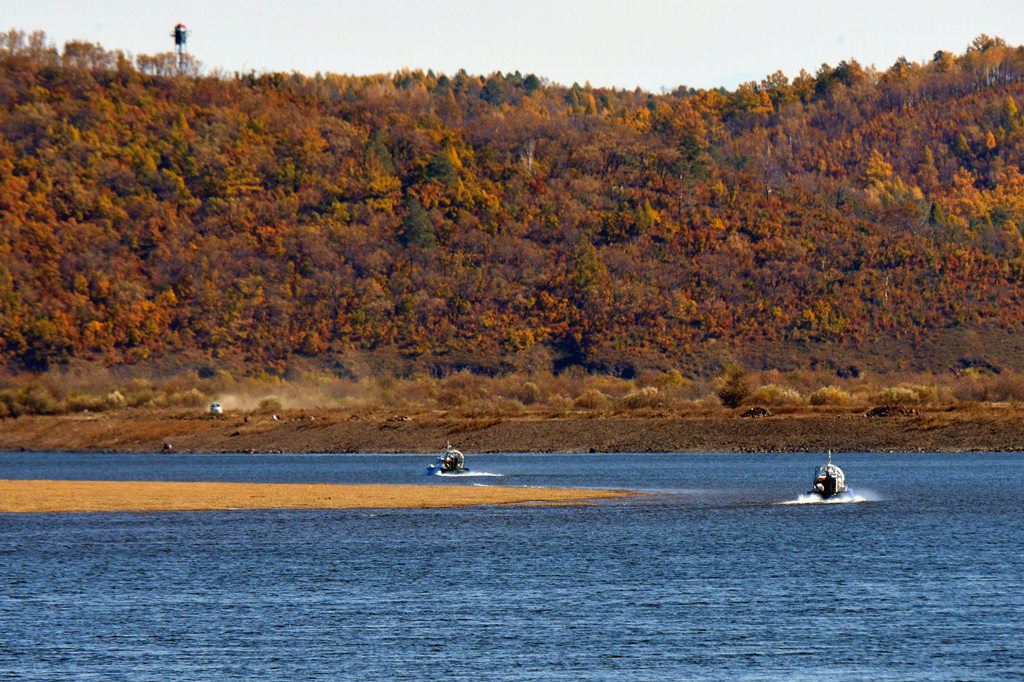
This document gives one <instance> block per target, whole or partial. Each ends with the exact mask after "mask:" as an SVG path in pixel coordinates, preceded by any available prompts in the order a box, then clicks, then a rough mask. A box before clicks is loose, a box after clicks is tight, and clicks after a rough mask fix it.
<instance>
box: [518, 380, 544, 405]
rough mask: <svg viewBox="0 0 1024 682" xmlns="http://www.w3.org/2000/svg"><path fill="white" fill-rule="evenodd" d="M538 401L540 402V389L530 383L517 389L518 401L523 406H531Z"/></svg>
mask: <svg viewBox="0 0 1024 682" xmlns="http://www.w3.org/2000/svg"><path fill="white" fill-rule="evenodd" d="M538 400H540V387H538V386H537V384H535V383H533V382H532V381H527V382H525V383H523V385H522V387H521V388H520V389H519V401H520V402H522V403H523V405H533V404H534V403H535V402H537V401H538Z"/></svg>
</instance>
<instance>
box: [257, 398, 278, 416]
mask: <svg viewBox="0 0 1024 682" xmlns="http://www.w3.org/2000/svg"><path fill="white" fill-rule="evenodd" d="M256 411H257V412H259V413H261V414H269V413H271V412H280V411H281V401H280V399H278V398H275V397H273V396H269V397H267V398H263V399H262V400H260V402H259V405H258V406H257V407H256Z"/></svg>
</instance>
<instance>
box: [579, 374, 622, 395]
mask: <svg viewBox="0 0 1024 682" xmlns="http://www.w3.org/2000/svg"><path fill="white" fill-rule="evenodd" d="M635 388H636V387H635V386H634V385H633V382H631V381H626V380H625V379H619V378H618V377H613V376H610V375H607V374H593V375H590V376H588V377H587V378H586V379H584V380H583V384H582V388H581V389H580V390H579V391H575V392H572V393H570V395H582V393H583V392H585V391H588V390H595V391H600V392H601V393H603V394H605V395H606V396H608V397H609V398H613V399H617V398H622V397H624V396H625V395H626V394H627V393H629V392H630V391H632V390H634V389H635Z"/></svg>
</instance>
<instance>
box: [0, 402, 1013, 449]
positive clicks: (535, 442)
mask: <svg viewBox="0 0 1024 682" xmlns="http://www.w3.org/2000/svg"><path fill="white" fill-rule="evenodd" d="M739 414H740V413H739V412H736V413H733V412H731V411H727V410H720V411H717V412H713V413H710V414H701V415H666V414H647V415H635V414H631V415H630V414H627V415H623V414H603V415H593V414H569V415H527V416H518V417H494V418H464V417H463V418H460V417H453V416H449V415H444V414H426V415H410V416H394V415H391V416H385V415H377V416H373V415H351V414H344V413H341V412H337V411H330V410H318V411H313V410H306V411H302V412H293V413H284V414H281V415H256V414H245V413H230V412H228V413H225V414H222V415H216V416H214V415H209V414H203V413H202V412H201V411H199V410H192V411H183V410H179V411H161V410H146V409H139V410H123V411H117V412H104V413H98V414H76V415H63V416H23V417H19V418H17V419H6V420H3V421H0V451H12V450H27V451H111V452H161V451H166V452H169V453H172V452H363V453H376V452H423V453H427V452H437V451H439V450H440V449H442V448H443V447H444V443H445V441H446V440H450V441H451V442H452V443H453V444H454V445H455V446H457V447H458V448H459V449H461V450H463V451H465V452H467V453H473V452H818V451H824V450H826V449H831V450H833V451H837V452H842V451H846V452H852V451H910V452H917V451H937V452H985V451H1016V450H1021V449H1022V448H1024V410H1021V409H1019V408H1016V407H1013V406H1006V405H988V406H972V407H970V408H967V409H935V410H920V409H919V410H918V411H917V412H916V413H914V414H902V415H900V414H896V415H894V416H887V417H869V416H866V415H865V413H864V412H863V411H853V410H850V411H832V412H816V411H813V410H805V411H802V412H794V413H790V414H784V415H771V416H767V417H760V418H744V417H741V416H739Z"/></svg>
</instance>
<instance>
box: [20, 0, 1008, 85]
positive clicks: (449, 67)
mask: <svg viewBox="0 0 1024 682" xmlns="http://www.w3.org/2000/svg"><path fill="white" fill-rule="evenodd" d="M0 22H3V24H0V30H9V29H19V30H24V31H28V32H30V31H34V30H42V31H44V32H45V33H46V35H47V36H48V38H49V39H50V41H51V42H53V43H54V44H55V45H56V46H57V47H58V48H61V47H62V46H63V44H64V42H65V41H68V40H86V41H90V42H94V43H99V44H101V45H102V46H103V47H104V48H106V49H107V50H118V49H119V50H124V51H126V52H129V53H131V54H133V55H138V54H154V53H157V52H165V51H168V50H171V49H172V48H173V41H172V39H171V38H170V35H169V34H170V32H171V30H172V29H173V27H174V25H175V24H177V23H179V22H180V23H184V24H185V25H186V26H187V27H188V29H189V30H190V31H191V35H190V37H189V42H188V50H189V52H190V53H191V54H192V55H193V56H195V58H196V59H198V60H199V61H200V62H201V63H202V65H203V67H204V69H206V70H207V71H209V70H211V69H213V68H217V67H219V68H221V69H223V70H225V71H227V72H229V73H230V72H233V71H244V72H248V71H256V72H263V71H284V72H291V71H298V72H300V73H304V74H307V75H313V74H315V73H316V72H318V71H320V72H333V73H343V74H371V73H390V72H393V71H396V70H399V69H402V68H404V67H409V68H412V69H424V70H426V69H431V68H432V69H434V71H435V72H441V73H447V74H449V75H451V74H454V73H455V72H456V71H458V70H459V69H460V68H465V69H466V71H468V72H469V73H471V74H483V75H486V74H490V73H493V72H494V71H502V72H512V71H520V72H522V73H523V74H527V73H534V74H536V75H537V76H539V77H542V78H548V79H550V80H551V81H553V82H555V83H561V84H563V85H570V84H572V83H573V82H579V83H581V84H582V83H584V82H587V81H589V82H590V83H591V84H592V85H594V86H616V87H620V88H630V89H632V88H635V87H637V86H639V87H641V88H643V89H645V90H648V91H651V92H660V91H661V90H662V89H666V90H672V89H674V88H675V87H677V86H679V85H688V86H690V87H698V88H712V87H718V86H724V87H726V88H729V89H732V88H735V87H736V85H738V84H739V83H742V82H745V81H751V80H754V81H760V80H761V79H762V78H764V77H765V76H766V75H768V74H770V73H773V72H775V71H777V70H781V71H782V72H783V73H785V74H786V75H787V76H789V77H791V78H792V77H793V76H796V75H797V74H798V73H799V72H800V69H806V70H807V71H808V72H809V73H812V74H813V73H814V72H815V71H817V69H818V67H820V66H821V64H822V63H823V62H826V63H828V64H830V65H832V66H835V65H836V64H838V63H839V62H840V61H842V60H844V59H851V58H852V59H856V60H857V61H859V62H860V63H861V64H862V65H864V66H871V65H874V66H877V67H878V68H879V69H885V68H888V67H889V66H891V65H892V64H893V62H895V61H896V60H897V59H898V58H899V57H901V56H905V57H906V58H907V59H909V60H910V61H916V62H922V61H928V60H930V59H931V58H932V55H933V54H934V53H935V51H936V50H946V51H949V52H954V53H957V54H961V53H963V52H964V50H965V49H966V47H967V46H968V44H970V42H971V40H973V39H974V38H975V37H976V36H978V35H979V34H981V33H986V34H988V35H990V36H999V37H1001V38H1003V39H1005V40H1006V42H1007V43H1009V44H1011V45H1020V44H1022V43H1024V2H1022V1H1021V0H1014V1H1006V0H976V1H975V2H971V1H970V0H959V1H957V2H950V1H947V0H930V1H924V0H903V1H902V2H900V1H895V2H894V1H893V0H884V1H883V0H861V1H860V2H848V3H838V2H829V1H828V0H817V1H814V2H811V1H807V0H771V1H767V0H766V1H765V2H742V1H740V0H711V1H708V0H701V1H699V2H695V1H689V2H688V1H686V0H675V1H670V0H632V1H631V2H613V1H612V0H589V1H583V0H518V1H517V0H507V1H505V2H495V1H493V0H447V1H442V0H365V1H363V2H341V1H336V2H329V1H327V0H291V1H290V2H275V1H272V0H249V1H248V2H237V1H235V0H226V1H223V2H222V1H218V0H178V1H176V2H170V1H169V2H164V3H154V2H149V1H148V0H94V1H93V2H91V3H86V2H82V1H81V0H0Z"/></svg>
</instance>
